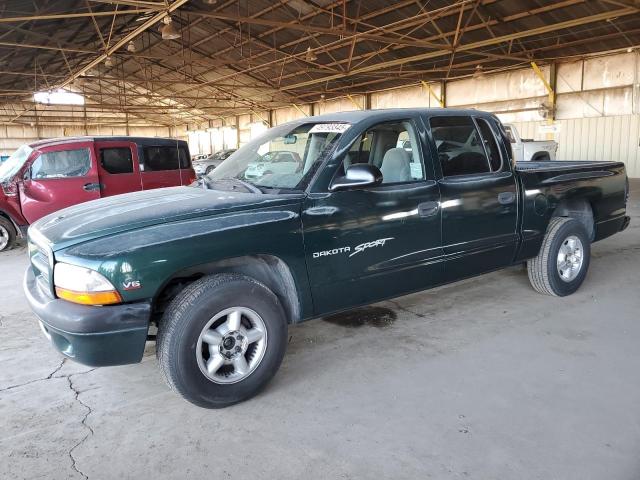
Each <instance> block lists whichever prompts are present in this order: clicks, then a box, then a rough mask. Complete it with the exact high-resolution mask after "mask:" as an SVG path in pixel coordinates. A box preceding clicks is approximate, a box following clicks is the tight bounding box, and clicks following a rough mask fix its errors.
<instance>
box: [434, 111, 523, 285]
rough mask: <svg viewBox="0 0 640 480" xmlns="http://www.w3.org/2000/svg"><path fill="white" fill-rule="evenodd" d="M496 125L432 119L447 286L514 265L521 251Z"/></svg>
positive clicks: (512, 187) (513, 193) (513, 194)
mask: <svg viewBox="0 0 640 480" xmlns="http://www.w3.org/2000/svg"><path fill="white" fill-rule="evenodd" d="M492 123H493V120H492V119H488V118H487V117H472V116H465V115H460V116H433V117H431V118H430V119H429V124H430V134H431V138H432V146H431V147H432V149H434V150H435V158H437V159H438V161H436V166H437V167H439V168H440V179H439V180H438V184H439V186H440V194H441V209H442V245H443V248H444V254H445V256H446V258H447V261H446V263H445V281H454V280H457V279H460V278H464V277H467V276H471V275H476V274H479V273H482V272H486V271H489V270H493V269H496V268H499V267H503V266H506V265H509V264H511V262H512V261H513V258H514V255H515V251H516V247H517V240H518V234H517V220H518V201H517V199H518V196H517V183H516V179H515V176H514V174H513V172H512V169H511V164H510V162H509V160H508V157H507V155H506V151H504V150H503V149H501V148H500V145H501V144H500V143H498V138H499V137H497V135H496V133H495V132H496V130H495V128H496V127H495V125H494V124H492Z"/></svg>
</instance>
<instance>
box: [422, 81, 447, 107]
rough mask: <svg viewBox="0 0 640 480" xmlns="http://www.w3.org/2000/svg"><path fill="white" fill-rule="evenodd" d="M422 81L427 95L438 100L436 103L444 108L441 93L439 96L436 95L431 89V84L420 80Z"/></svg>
mask: <svg viewBox="0 0 640 480" xmlns="http://www.w3.org/2000/svg"><path fill="white" fill-rule="evenodd" d="M420 81H421V82H422V86H423V87H424V88H426V89H427V91H428V92H429V95H431V96H433V98H435V99H436V102H438V104H439V105H440V106H441V107H442V108H444V101H443V100H442V95H441V96H440V98H438V96H437V95H436V92H434V91H433V88H431V85H429V84H428V83H427V82H425V81H424V80H420Z"/></svg>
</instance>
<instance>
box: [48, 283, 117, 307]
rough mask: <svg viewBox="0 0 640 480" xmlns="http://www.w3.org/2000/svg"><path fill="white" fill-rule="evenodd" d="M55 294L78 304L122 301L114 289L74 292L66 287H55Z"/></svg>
mask: <svg viewBox="0 0 640 480" xmlns="http://www.w3.org/2000/svg"><path fill="white" fill-rule="evenodd" d="M56 295H57V296H58V298H62V299H64V300H68V301H69V302H73V303H79V304H80V305H113V304H114V303H121V302H122V297H121V296H120V294H119V293H118V292H117V291H115V290H112V291H107V292H75V291H73V290H67V289H66V288H60V287H56Z"/></svg>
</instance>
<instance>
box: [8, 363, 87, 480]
mask: <svg viewBox="0 0 640 480" xmlns="http://www.w3.org/2000/svg"><path fill="white" fill-rule="evenodd" d="M66 361H67V357H63V358H62V361H61V362H60V363H59V364H58V365H57V366H56V368H54V369H53V371H52V372H51V373H50V374H49V375H47V376H46V377H42V378H36V379H35V380H30V381H28V382H24V383H19V384H16V385H10V386H8V387H6V388H3V389H0V392H6V391H7V390H12V389H14V388H19V387H24V386H26V385H31V384H32V383H37V382H44V381H47V380H51V379H52V378H66V379H67V382H68V383H69V389H70V390H71V391H72V392H73V394H74V400H75V401H76V402H78V403H79V404H80V405H82V406H83V407H84V408H85V410H86V411H85V414H84V415H83V417H82V420H81V422H80V423H81V425H82V426H83V427H85V428H86V429H87V430H88V432H87V433H86V435H84V436H83V437H82V438H81V439H80V440H79V441H78V442H77V443H76V444H75V445H74V446H73V447H71V449H70V450H69V452H68V455H69V458H70V460H71V468H73V470H74V471H75V472H76V473H78V475H81V476H82V478H84V479H85V480H88V478H89V477H88V476H87V474H85V473H84V472H83V471H82V470H80V469H79V468H78V462H77V460H76V458H75V457H74V455H73V452H74V450H75V449H76V448H78V447H79V446H80V445H82V444H83V443H84V442H85V441H86V440H87V439H88V438H89V437H91V436H93V435H94V431H93V428H91V426H89V425H88V424H87V418H88V417H89V415H91V413H92V412H93V410H92V409H91V407H90V406H89V405H87V404H86V403H84V402H83V401H82V400H81V399H80V398H79V397H80V394H81V393H84V392H85V391H87V390H85V391H82V392H81V391H80V390H78V389H77V388H76V387H75V386H74V384H73V380H72V377H77V376H78V375H85V374H87V373H91V372H93V371H94V370H95V368H91V369H89V370H85V371H82V372H76V373H70V374H68V375H56V373H58V372H59V371H60V370H61V369H62V367H63V366H64V364H65V363H66Z"/></svg>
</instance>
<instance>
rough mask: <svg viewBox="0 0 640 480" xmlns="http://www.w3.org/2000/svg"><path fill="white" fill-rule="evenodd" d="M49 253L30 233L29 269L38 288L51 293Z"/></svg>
mask: <svg viewBox="0 0 640 480" xmlns="http://www.w3.org/2000/svg"><path fill="white" fill-rule="evenodd" d="M50 255H51V253H50V250H49V249H48V248H47V247H45V246H44V245H41V244H40V242H38V243H36V242H35V241H34V240H33V238H32V237H31V235H30V236H29V259H30V261H31V269H32V270H33V274H34V275H35V277H36V282H37V283H38V286H39V287H40V289H41V290H42V291H43V292H44V293H46V294H48V295H51V280H52V278H51V277H52V273H53V272H52V271H51V263H52V262H51V256H50Z"/></svg>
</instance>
